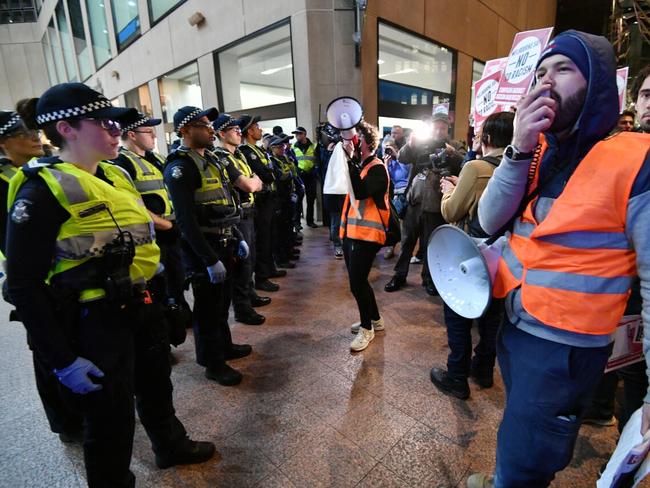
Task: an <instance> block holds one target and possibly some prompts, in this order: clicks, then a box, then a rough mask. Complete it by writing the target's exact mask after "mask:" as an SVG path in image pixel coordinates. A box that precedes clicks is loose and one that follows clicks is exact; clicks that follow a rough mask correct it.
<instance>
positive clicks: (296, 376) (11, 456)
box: [0, 228, 616, 488]
mask: <svg viewBox="0 0 650 488" xmlns="http://www.w3.org/2000/svg"><path fill="white" fill-rule="evenodd" d="M298 264H299V265H298V267H297V268H296V269H295V270H290V271H289V276H287V277H285V278H281V279H279V280H277V281H278V283H280V285H281V290H280V291H279V292H277V293H274V294H272V297H273V303H272V304H271V305H270V306H268V307H265V308H264V309H260V311H263V313H265V314H266V315H267V322H266V323H265V324H264V325H262V326H260V327H251V326H246V325H241V324H236V323H233V326H232V329H233V335H234V337H235V339H236V341H238V342H249V343H251V344H253V347H254V353H253V354H252V355H251V356H250V357H248V358H245V359H242V360H239V361H236V362H234V363H233V365H235V366H236V367H237V368H239V369H240V370H241V371H243V372H244V373H245V380H244V381H243V383H242V384H241V385H240V386H238V387H236V388H224V387H221V386H219V385H217V384H215V383H213V382H210V381H208V380H206V379H205V378H204V377H203V371H202V369H201V368H200V367H199V366H197V365H196V364H195V363H194V361H193V357H194V352H193V341H192V338H191V336H190V337H189V338H188V340H187V342H186V343H185V344H184V345H183V346H181V347H180V348H179V349H178V350H176V355H177V356H178V358H179V359H180V363H179V364H178V365H177V366H175V367H174V372H173V381H174V385H175V404H176V407H177V410H178V416H179V418H180V419H181V420H182V421H183V422H184V423H185V425H186V427H187V429H188V431H189V432H190V433H191V434H192V435H193V437H194V438H201V439H208V440H211V441H213V442H215V443H216V445H217V449H218V452H219V456H218V457H215V458H214V459H213V460H212V461H210V462H208V463H205V464H203V465H200V466H187V467H179V468H172V469H168V470H164V471H161V470H158V469H156V467H155V465H154V462H153V454H152V452H151V450H150V447H149V444H148V440H147V437H146V435H145V433H144V431H143V430H142V428H141V426H139V425H138V427H137V431H136V438H135V449H134V456H133V461H132V469H133V471H134V473H135V474H136V476H137V480H138V481H137V483H138V485H137V486H139V487H158V488H163V487H188V488H189V487H197V488H198V487H229V488H230V487H234V488H235V487H236V488H239V487H264V488H271V487H277V488H290V487H309V488H311V487H321V486H333V487H364V488H365V487H368V488H370V487H372V488H377V487H444V488H447V487H455V486H464V482H465V478H466V477H467V476H468V474H470V473H472V472H475V471H486V472H488V471H491V470H492V469H493V466H494V451H495V442H496V429H497V427H498V423H499V419H500V415H501V409H502V406H503V401H504V398H503V397H504V391H503V385H502V383H501V380H500V378H498V379H497V382H496V385H495V387H494V388H492V389H491V390H487V391H478V390H476V389H474V387H472V396H471V399H470V400H469V401H467V402H461V401H459V400H455V399H451V398H449V397H446V396H443V395H441V394H439V393H438V392H437V391H436V390H435V389H434V387H433V386H432V385H431V383H430V382H429V378H428V373H429V369H430V367H431V366H433V365H444V364H445V358H446V337H445V330H444V328H443V326H442V325H441V324H442V311H441V306H440V302H439V301H438V300H437V299H432V298H429V297H428V296H427V295H426V294H425V292H424V290H423V289H422V288H421V287H420V286H419V283H420V276H419V273H420V267H419V266H418V265H414V266H413V269H412V272H411V276H410V278H409V283H410V285H409V286H408V287H406V288H405V289H404V290H402V291H400V292H398V293H393V294H388V293H385V292H384V291H383V285H384V284H385V282H386V281H387V280H388V279H389V277H390V275H391V271H392V263H391V262H390V261H385V260H384V258H383V257H382V256H381V255H380V256H379V257H378V258H377V260H376V263H375V267H374V269H373V270H372V272H371V275H370V279H371V282H372V285H373V287H374V288H375V291H376V294H377V299H378V302H379V305H380V309H381V311H382V315H383V317H384V320H385V323H386V331H385V332H384V333H378V334H377V338H376V339H375V340H374V342H373V343H372V344H371V345H370V347H369V348H368V349H367V350H366V351H364V352H362V353H360V354H356V355H352V354H350V352H349V349H348V346H349V343H350V341H351V339H352V335H351V334H350V332H349V325H350V323H352V322H354V321H355V320H356V319H357V315H356V307H355V304H354V301H353V299H352V296H351V295H350V294H349V291H348V286H347V281H346V273H345V270H344V264H343V262H342V261H336V260H334V259H333V256H332V252H331V250H330V247H329V246H328V242H327V233H326V231H325V229H323V228H319V229H316V230H311V229H308V230H306V231H305V245H304V246H303V248H302V258H301V260H300V261H299V263H298ZM0 308H1V310H0V316H2V317H7V311H8V308H7V306H6V305H5V304H3V305H2V306H1V307H0ZM4 322H5V323H3V324H2V325H1V327H2V346H1V354H0V487H11V488H18V487H66V488H73V487H81V486H85V485H84V470H83V462H82V455H81V449H80V448H79V447H77V446H72V447H69V446H64V445H62V444H61V442H60V441H59V440H58V438H57V437H56V436H55V435H53V434H51V433H50V432H49V430H48V427H47V423H46V420H45V416H44V414H43V412H42V408H41V406H40V403H39V400H38V397H37V394H36V390H35V386H34V381H33V378H32V373H31V366H30V355H29V353H28V350H27V347H26V346H25V334H24V331H23V328H22V327H21V326H20V325H19V324H16V323H7V322H6V320H4ZM615 440H616V430H615V428H605V429H596V428H592V427H583V429H582V431H581V435H580V438H579V440H578V443H577V447H576V451H575V456H574V460H573V462H572V464H571V466H570V467H569V468H568V469H566V470H565V471H564V472H563V473H561V475H560V476H559V477H558V479H557V480H556V482H555V483H554V485H553V486H555V487H583V486H584V487H586V486H594V485H595V480H596V476H597V471H598V468H599V466H600V465H602V464H603V463H604V462H606V460H607V458H608V454H609V453H610V452H611V451H612V450H613V448H614V445H615Z"/></svg>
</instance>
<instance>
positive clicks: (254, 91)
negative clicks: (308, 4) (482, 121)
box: [218, 24, 295, 112]
mask: <svg viewBox="0 0 650 488" xmlns="http://www.w3.org/2000/svg"><path fill="white" fill-rule="evenodd" d="M218 64H219V73H220V78H221V91H220V97H221V100H222V101H223V102H222V106H223V108H224V110H226V111H228V112H235V111H238V110H243V109H250V108H255V107H265V106H269V105H278V104H282V103H287V102H293V101H294V100H295V95H294V92H293V61H292V59H291V30H290V27H289V24H286V25H283V26H282V27H278V28H277V29H274V30H272V31H270V32H265V33H264V34H261V35H258V36H255V37H253V38H252V39H249V40H246V41H243V42H240V43H239V44H237V45H235V46H233V47H231V48H228V49H226V50H224V51H221V52H219V53H218Z"/></svg>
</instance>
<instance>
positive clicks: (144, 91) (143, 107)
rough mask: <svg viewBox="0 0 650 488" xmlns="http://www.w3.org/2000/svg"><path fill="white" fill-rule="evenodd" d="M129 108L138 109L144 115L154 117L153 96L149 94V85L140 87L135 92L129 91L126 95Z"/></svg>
mask: <svg viewBox="0 0 650 488" xmlns="http://www.w3.org/2000/svg"><path fill="white" fill-rule="evenodd" d="M124 98H125V100H126V106H127V107H133V108H137V109H138V110H139V111H140V112H142V113H143V114H146V115H148V116H149V117H153V108H152V105H151V94H150V93H149V85H148V84H146V83H145V84H144V85H140V86H139V87H137V88H134V89H133V90H129V91H128V92H126V93H125V94H124Z"/></svg>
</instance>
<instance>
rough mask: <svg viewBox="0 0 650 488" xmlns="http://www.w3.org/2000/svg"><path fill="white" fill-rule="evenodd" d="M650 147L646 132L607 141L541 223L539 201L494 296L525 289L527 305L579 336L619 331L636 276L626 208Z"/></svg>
mask: <svg viewBox="0 0 650 488" xmlns="http://www.w3.org/2000/svg"><path fill="white" fill-rule="evenodd" d="M649 147H650V135H647V134H637V133H632V132H630V133H627V132H625V133H619V134H617V135H616V136H612V137H610V138H608V139H605V140H603V141H601V142H599V143H598V144H596V145H595V146H594V147H593V148H592V149H591V151H589V153H588V154H587V155H586V156H585V157H584V158H583V160H582V161H581V162H580V164H579V165H578V166H577V167H576V169H575V171H574V173H573V175H572V176H571V177H570V178H569V180H568V182H567V183H566V185H565V187H564V189H563V191H562V193H561V194H560V196H559V197H558V198H556V199H555V201H554V202H553V204H552V206H551V207H550V209H548V212H547V215H546V217H545V218H544V219H543V220H542V221H541V222H540V223H538V222H537V219H536V215H535V213H534V212H535V210H539V212H538V214H537V216H540V215H541V214H543V213H544V212H543V210H544V209H536V206H535V204H536V202H537V199H536V200H534V201H532V202H530V203H529V204H528V205H527V207H526V209H525V211H524V213H523V215H522V216H521V217H519V218H518V219H517V221H516V222H515V225H514V228H513V232H512V234H511V235H510V237H509V239H508V243H507V245H506V247H505V248H504V251H503V254H502V257H501V260H500V261H499V267H498V271H497V277H496V280H495V284H494V289H493V294H494V295H495V296H496V297H500V298H501V297H505V296H506V295H507V294H508V293H510V292H511V291H512V290H514V289H515V288H517V287H521V302H522V305H523V307H524V309H525V310H526V312H527V313H528V314H530V315H531V316H533V317H535V318H536V319H537V320H539V321H540V322H542V323H544V324H547V325H549V326H552V327H556V328H559V329H563V330H567V331H570V332H576V333H581V334H594V335H604V334H611V333H612V332H614V330H615V329H616V326H617V324H618V322H619V320H620V318H621V316H622V314H623V312H624V310H625V306H626V303H627V298H628V296H629V290H630V286H631V284H632V281H633V279H634V277H635V276H636V255H635V251H634V249H633V247H632V243H631V242H629V240H628V238H627V236H626V234H625V226H626V216H627V205H628V200H629V195H630V189H631V188H632V185H633V183H634V181H635V179H636V177H637V175H638V173H639V170H640V168H641V166H642V165H643V162H644V160H645V156H646V153H647V152H648V148H649ZM540 160H541V159H540ZM536 172H537V174H538V173H539V165H538V167H537V170H536ZM535 177H537V175H535ZM533 181H535V180H533Z"/></svg>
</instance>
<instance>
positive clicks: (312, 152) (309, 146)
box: [291, 126, 320, 228]
mask: <svg viewBox="0 0 650 488" xmlns="http://www.w3.org/2000/svg"><path fill="white" fill-rule="evenodd" d="M291 133H292V134H295V135H296V142H295V143H294V145H293V153H294V154H295V155H296V159H297V160H298V174H299V175H300V179H301V180H302V182H303V184H304V185H305V197H306V198H307V216H306V220H307V225H308V226H309V227H312V228H315V227H318V225H317V224H316V222H314V204H315V203H316V193H317V188H316V186H317V182H318V168H319V167H320V153H319V150H318V147H317V146H316V144H314V143H313V142H311V141H310V140H309V138H308V137H307V131H306V130H305V128H304V127H300V126H298V127H296V130H294V131H293V132H291Z"/></svg>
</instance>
